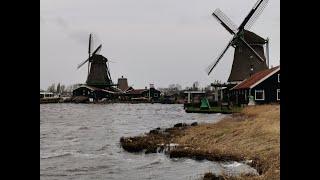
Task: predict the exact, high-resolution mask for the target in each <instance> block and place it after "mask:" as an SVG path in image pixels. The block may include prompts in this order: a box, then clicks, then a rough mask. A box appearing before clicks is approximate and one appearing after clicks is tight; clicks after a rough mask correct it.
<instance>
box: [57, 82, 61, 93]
mask: <svg viewBox="0 0 320 180" xmlns="http://www.w3.org/2000/svg"><path fill="white" fill-rule="evenodd" d="M57 93H58V94H60V93H61V88H60V83H58V85H57Z"/></svg>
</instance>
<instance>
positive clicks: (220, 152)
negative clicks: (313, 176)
mask: <svg viewBox="0 0 320 180" xmlns="http://www.w3.org/2000/svg"><path fill="white" fill-rule="evenodd" d="M174 141H175V143H178V144H181V145H184V146H188V147H190V149H193V150H194V152H197V153H199V154H207V156H209V157H210V156H212V157H216V158H218V157H230V158H235V159H244V160H254V161H253V163H254V164H253V166H256V168H257V169H258V171H260V173H261V176H259V177H250V178H248V177H246V178H245V179H280V106H279V105H262V106H252V107H246V108H245V109H243V110H242V112H241V113H240V114H238V115H234V116H232V117H231V118H227V119H224V120H222V121H220V122H218V123H216V124H204V125H199V126H196V127H192V128H189V129H187V130H186V131H185V135H184V136H182V137H178V138H176V139H175V140H174ZM177 151H179V150H178V149H177ZM189 151H192V150H189ZM194 152H193V153H194Z"/></svg>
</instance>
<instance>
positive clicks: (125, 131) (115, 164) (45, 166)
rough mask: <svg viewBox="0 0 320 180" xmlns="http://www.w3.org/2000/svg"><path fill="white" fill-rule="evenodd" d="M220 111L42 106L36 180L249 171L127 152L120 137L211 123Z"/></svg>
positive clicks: (157, 106) (168, 176) (144, 106)
mask: <svg viewBox="0 0 320 180" xmlns="http://www.w3.org/2000/svg"><path fill="white" fill-rule="evenodd" d="M223 116H224V115H221V114H189V113H185V112H184V110H183V107H182V105H176V104H173V105H163V104H41V105H40V178H41V179H43V180H44V179H59V180H60V179H68V180H71V179H86V180H87V179H117V180H119V179H134V180H140V179H199V178H200V177H201V176H202V175H203V174H204V173H205V172H209V171H210V172H213V173H221V172H223V171H224V172H227V173H232V174H237V173H241V172H249V171H252V172H253V169H250V168H249V167H248V166H246V165H244V164H239V163H236V162H234V163H231V164H226V163H224V164H221V163H215V162H210V161H195V160H191V159H184V158H182V159H170V158H168V157H167V156H166V155H164V154H162V153H159V154H141V153H128V152H126V151H124V150H123V149H122V148H121V147H120V143H119V139H120V137H121V136H135V135H139V134H142V133H144V132H148V131H149V130H151V129H154V128H156V127H171V126H173V125H174V124H176V123H179V122H185V123H192V122H194V121H197V122H199V123H201V122H216V121H218V120H219V119H221V118H222V117H223Z"/></svg>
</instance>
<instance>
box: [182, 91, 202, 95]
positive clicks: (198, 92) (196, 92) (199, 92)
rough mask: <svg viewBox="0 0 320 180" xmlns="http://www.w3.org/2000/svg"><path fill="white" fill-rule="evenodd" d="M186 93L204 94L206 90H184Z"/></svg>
mask: <svg viewBox="0 0 320 180" xmlns="http://www.w3.org/2000/svg"><path fill="white" fill-rule="evenodd" d="M184 93H190V94H204V93H206V92H204V91H184Z"/></svg>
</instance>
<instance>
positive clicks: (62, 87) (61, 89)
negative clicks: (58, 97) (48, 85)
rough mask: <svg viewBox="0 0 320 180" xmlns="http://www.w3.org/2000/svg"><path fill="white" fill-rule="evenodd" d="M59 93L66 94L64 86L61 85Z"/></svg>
mask: <svg viewBox="0 0 320 180" xmlns="http://www.w3.org/2000/svg"><path fill="white" fill-rule="evenodd" d="M60 91H61V93H65V92H66V86H65V85H61V86H60Z"/></svg>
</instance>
